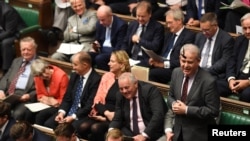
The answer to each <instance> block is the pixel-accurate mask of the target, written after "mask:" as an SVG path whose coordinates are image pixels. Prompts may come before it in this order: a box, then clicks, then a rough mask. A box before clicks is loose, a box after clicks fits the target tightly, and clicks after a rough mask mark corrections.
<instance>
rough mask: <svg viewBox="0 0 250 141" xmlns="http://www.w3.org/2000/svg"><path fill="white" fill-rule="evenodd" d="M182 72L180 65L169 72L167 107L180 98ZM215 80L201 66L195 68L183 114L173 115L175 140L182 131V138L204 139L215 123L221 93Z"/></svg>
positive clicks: (194, 140)
mask: <svg viewBox="0 0 250 141" xmlns="http://www.w3.org/2000/svg"><path fill="white" fill-rule="evenodd" d="M183 78H184V74H183V72H182V70H181V68H176V69H174V71H173V74H172V80H171V84H170V90H169V95H168V101H167V103H168V106H169V107H170V108H171V109H172V103H173V102H174V101H176V100H180V99H181V91H182V82H183ZM215 81H216V79H215V78H214V77H211V74H210V73H208V72H207V71H205V70H204V69H202V68H198V71H197V73H196V76H195V78H194V80H193V84H192V86H191V88H190V90H189V92H188V96H187V100H186V103H185V104H186V105H187V106H188V109H187V113H186V115H178V114H175V124H174V135H175V136H174V140H173V141H177V140H176V139H177V138H178V136H179V135H180V133H181V132H182V134H183V138H184V139H185V141H206V140H207V137H208V132H207V126H208V125H209V124H215V119H214V118H215V117H217V116H218V115H219V109H220V96H219V94H218V93H217V85H216V82H215Z"/></svg>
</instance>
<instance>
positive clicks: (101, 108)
mask: <svg viewBox="0 0 250 141" xmlns="http://www.w3.org/2000/svg"><path fill="white" fill-rule="evenodd" d="M108 65H109V67H110V71H109V72H106V73H105V74H104V75H103V76H102V79H101V82H100V84H99V87H98V90H97V93H96V96H95V98H94V102H93V103H94V104H93V106H92V110H91V112H90V114H89V117H87V118H85V119H83V122H82V124H81V125H80V127H79V131H78V132H79V134H80V135H81V136H82V138H84V139H88V140H94V141H103V140H105V136H104V135H105V133H106V132H107V130H108V126H109V123H110V121H111V120H112V118H113V116H114V110H115V102H116V93H117V92H118V91H119V87H118V80H117V79H118V77H119V76H120V75H121V74H122V73H123V72H130V71H131V70H130V64H129V56H128V54H127V53H126V51H124V50H118V51H114V52H112V53H111V57H110V61H109V63H108Z"/></svg>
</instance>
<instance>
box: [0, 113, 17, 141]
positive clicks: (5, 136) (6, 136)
mask: <svg viewBox="0 0 250 141" xmlns="http://www.w3.org/2000/svg"><path fill="white" fill-rule="evenodd" d="M15 123H16V120H15V119H14V118H10V119H9V122H8V124H7V126H6V128H5V130H4V131H2V137H1V139H0V141H14V140H13V139H12V138H11V137H10V128H11V127H12V125H13V124H15Z"/></svg>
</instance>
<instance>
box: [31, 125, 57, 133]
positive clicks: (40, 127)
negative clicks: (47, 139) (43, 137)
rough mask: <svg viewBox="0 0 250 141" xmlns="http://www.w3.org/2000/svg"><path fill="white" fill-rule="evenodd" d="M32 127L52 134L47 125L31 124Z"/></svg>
mask: <svg viewBox="0 0 250 141" xmlns="http://www.w3.org/2000/svg"><path fill="white" fill-rule="evenodd" d="M33 127H34V128H36V129H38V130H40V131H42V132H45V133H49V134H51V135H53V134H54V131H53V129H51V128H48V127H45V126H41V125H38V124H33Z"/></svg>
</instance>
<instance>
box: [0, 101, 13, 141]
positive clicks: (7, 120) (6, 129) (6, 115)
mask: <svg viewBox="0 0 250 141" xmlns="http://www.w3.org/2000/svg"><path fill="white" fill-rule="evenodd" d="M10 108H11V106H10V104H9V103H6V102H0V120H1V124H0V131H1V138H0V141H12V139H11V138H10V135H9V134H10V128H11V126H12V125H13V124H15V123H16V120H15V119H13V118H12V117H11V109H10Z"/></svg>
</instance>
